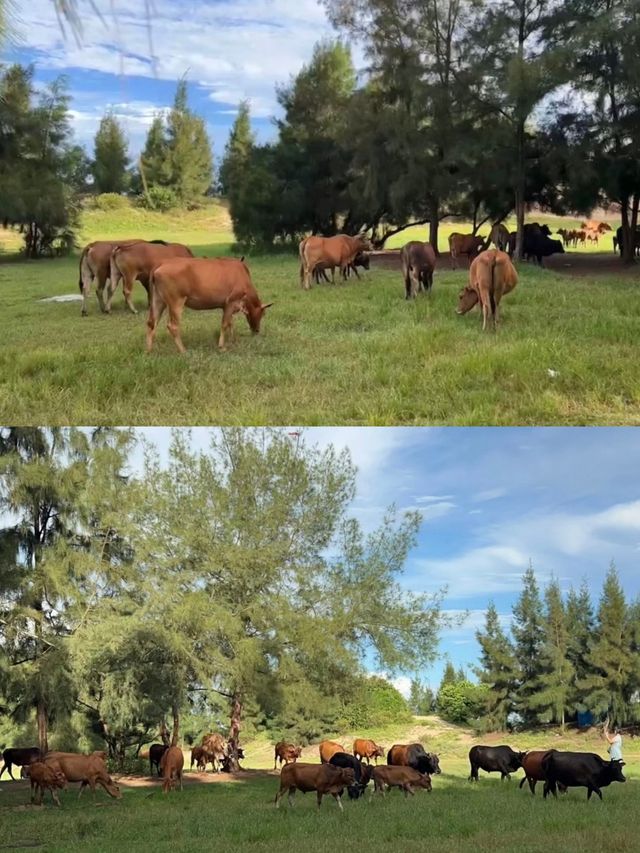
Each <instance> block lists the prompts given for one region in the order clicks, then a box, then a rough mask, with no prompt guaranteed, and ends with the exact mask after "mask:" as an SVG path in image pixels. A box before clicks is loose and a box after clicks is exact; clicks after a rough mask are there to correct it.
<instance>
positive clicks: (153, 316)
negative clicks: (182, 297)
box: [147, 290, 167, 776]
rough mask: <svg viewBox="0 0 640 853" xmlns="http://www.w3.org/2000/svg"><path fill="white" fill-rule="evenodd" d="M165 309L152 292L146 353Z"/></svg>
mask: <svg viewBox="0 0 640 853" xmlns="http://www.w3.org/2000/svg"><path fill="white" fill-rule="evenodd" d="M166 307H167V305H166V303H165V302H164V301H163V300H162V299H161V298H160V296H159V295H158V293H157V291H156V290H154V292H153V296H152V298H151V306H150V307H149V314H148V316H147V352H151V350H152V348H153V342H154V340H155V337H156V332H157V331H158V323H159V322H160V318H161V317H162V315H163V314H164V309H165V308H166ZM155 765H156V767H157V768H158V776H159V775H160V765H159V763H158V762H157V761H156V762H155Z"/></svg>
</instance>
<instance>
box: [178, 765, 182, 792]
mask: <svg viewBox="0 0 640 853" xmlns="http://www.w3.org/2000/svg"><path fill="white" fill-rule="evenodd" d="M178 779H179V780H180V790H182V770H178Z"/></svg>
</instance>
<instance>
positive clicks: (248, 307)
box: [147, 258, 273, 353]
mask: <svg viewBox="0 0 640 853" xmlns="http://www.w3.org/2000/svg"><path fill="white" fill-rule="evenodd" d="M150 285H151V293H150V305H149V316H148V319H147V352H151V349H152V347H153V341H154V339H155V336H156V330H157V326H158V322H159V320H160V317H161V316H162V314H163V313H164V310H165V308H168V309H169V320H168V321H167V328H168V329H169V332H170V334H171V336H172V337H173V339H174V341H175V344H176V346H177V348H178V351H179V352H181V353H183V352H185V347H184V344H183V343H182V338H181V336H180V318H181V316H182V311H183V309H184V307H185V305H186V306H187V308H193V309H195V310H196V311H205V310H215V309H217V308H220V309H221V310H222V312H223V313H222V325H221V327H220V337H219V339H218V349H220V350H221V351H224V350H225V335H226V334H227V332H229V331H230V330H231V327H232V323H233V317H234V315H235V314H238V313H241V314H244V315H245V316H246V318H247V322H248V324H249V328H250V329H251V331H252V332H253V334H255V335H257V334H258V332H259V331H260V322H261V320H262V318H263V316H264V313H265V311H266V310H267V308H270V307H271V306H272V305H273V302H267V303H266V304H264V303H263V302H261V301H260V297H259V296H258V293H257V291H256V289H255V287H254V286H253V283H252V281H251V275H250V273H249V268H248V267H247V265H246V264H245V263H244V261H243V260H238V259H237V258H188V259H187V258H173V259H171V260H167V261H164V263H162V264H160V265H159V266H158V267H156V269H154V270H153V273H152V274H151V277H150Z"/></svg>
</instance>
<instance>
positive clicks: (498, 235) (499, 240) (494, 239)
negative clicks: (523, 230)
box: [489, 222, 509, 252]
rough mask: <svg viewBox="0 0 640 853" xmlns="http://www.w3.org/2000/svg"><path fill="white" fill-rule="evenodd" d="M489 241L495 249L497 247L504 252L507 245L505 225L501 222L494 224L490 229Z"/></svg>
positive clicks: (507, 231)
mask: <svg viewBox="0 0 640 853" xmlns="http://www.w3.org/2000/svg"><path fill="white" fill-rule="evenodd" d="M489 242H491V243H493V245H494V246H495V247H496V249H499V250H500V251H501V252H506V251H507V246H508V245H509V230H508V229H507V226H506V225H503V224H502V222H499V223H497V224H496V225H494V226H493V228H492V229H491V235H490V237H489Z"/></svg>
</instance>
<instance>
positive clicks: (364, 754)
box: [353, 738, 384, 764]
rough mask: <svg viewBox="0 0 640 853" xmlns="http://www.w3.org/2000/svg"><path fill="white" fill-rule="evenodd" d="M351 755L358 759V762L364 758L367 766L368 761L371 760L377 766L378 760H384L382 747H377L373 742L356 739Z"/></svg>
mask: <svg viewBox="0 0 640 853" xmlns="http://www.w3.org/2000/svg"><path fill="white" fill-rule="evenodd" d="M353 754H354V755H355V757H356V758H359V759H360V761H362V759H363V758H366V759H367V764H369V761H370V759H371V758H373V759H374V760H375V762H376V764H377V763H378V759H379V758H384V747H383V746H378V744H377V743H376V742H375V741H374V740H366V739H365V738H356V740H354V742H353Z"/></svg>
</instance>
